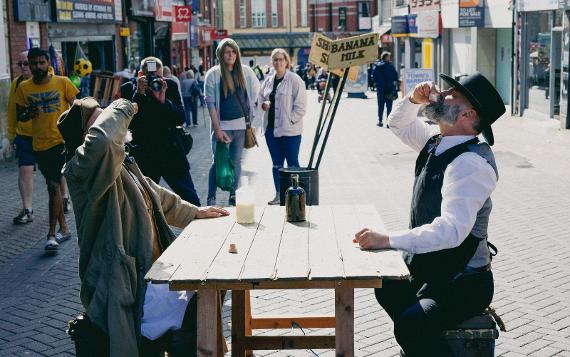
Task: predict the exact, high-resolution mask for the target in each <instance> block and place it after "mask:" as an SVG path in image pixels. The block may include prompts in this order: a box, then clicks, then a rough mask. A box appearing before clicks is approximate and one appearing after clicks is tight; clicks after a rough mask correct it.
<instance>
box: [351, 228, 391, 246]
mask: <svg viewBox="0 0 570 357" xmlns="http://www.w3.org/2000/svg"><path fill="white" fill-rule="evenodd" d="M352 242H353V243H358V245H359V246H360V248H363V249H388V248H390V240H389V239H388V235H386V234H383V233H378V232H374V231H372V230H370V229H368V228H364V229H362V230H360V231H359V232H358V233H356V234H355V235H354V239H353V240H352Z"/></svg>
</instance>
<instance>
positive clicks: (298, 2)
mask: <svg viewBox="0 0 570 357" xmlns="http://www.w3.org/2000/svg"><path fill="white" fill-rule="evenodd" d="M296 3H297V27H299V26H301V0H297V1H296Z"/></svg>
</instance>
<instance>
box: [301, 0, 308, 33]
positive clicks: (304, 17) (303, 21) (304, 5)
mask: <svg viewBox="0 0 570 357" xmlns="http://www.w3.org/2000/svg"><path fill="white" fill-rule="evenodd" d="M301 27H307V0H301Z"/></svg>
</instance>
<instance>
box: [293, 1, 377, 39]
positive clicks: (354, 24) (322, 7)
mask: <svg viewBox="0 0 570 357" xmlns="http://www.w3.org/2000/svg"><path fill="white" fill-rule="evenodd" d="M358 2H359V1H358V0H345V1H342V0H339V1H333V2H332V30H333V31H334V32H338V24H339V22H338V9H339V8H340V7H346V28H345V31H347V32H354V31H358ZM330 4H331V3H319V4H317V5H316V13H317V16H316V26H315V27H316V29H315V30H316V31H319V28H322V29H323V31H329V28H330V27H329V19H330V18H331V17H329V14H330V10H329V9H330ZM369 4H370V15H371V16H374V15H375V14H376V12H377V11H376V5H375V4H374V1H369ZM313 20H314V18H313V13H312V11H311V7H309V9H308V22H309V26H311V25H312V24H313ZM298 21H300V20H298Z"/></svg>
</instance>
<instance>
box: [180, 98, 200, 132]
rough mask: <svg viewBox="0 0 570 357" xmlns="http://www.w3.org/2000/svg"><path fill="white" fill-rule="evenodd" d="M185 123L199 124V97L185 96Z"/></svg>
mask: <svg viewBox="0 0 570 357" xmlns="http://www.w3.org/2000/svg"><path fill="white" fill-rule="evenodd" d="M183 100H184V123H186V125H190V123H191V122H192V123H193V124H194V125H198V103H197V98H193V97H184V98H183Z"/></svg>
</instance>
